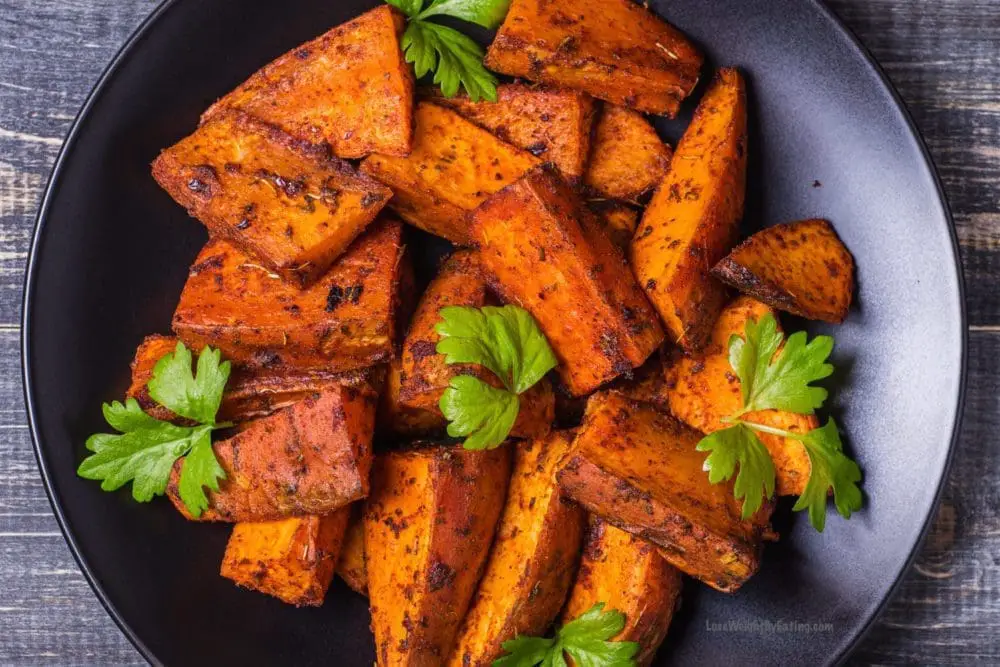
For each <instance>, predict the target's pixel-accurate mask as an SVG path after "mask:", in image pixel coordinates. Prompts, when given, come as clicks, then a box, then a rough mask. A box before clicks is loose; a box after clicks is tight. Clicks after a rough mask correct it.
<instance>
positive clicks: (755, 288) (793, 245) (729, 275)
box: [712, 220, 854, 323]
mask: <svg viewBox="0 0 1000 667" xmlns="http://www.w3.org/2000/svg"><path fill="white" fill-rule="evenodd" d="M712 275H713V276H715V277H716V278H718V279H719V280H722V281H723V282H726V283H729V284H730V285H732V286H733V287H735V288H736V289H738V290H740V291H741V292H743V293H745V294H749V295H750V296H752V297H754V298H756V299H760V300H761V301H763V302H764V303H766V304H768V305H770V306H773V307H775V308H777V309H778V310H784V311H787V312H789V313H792V314H793V315H798V316H799V317H804V318H806V319H809V320H823V321H826V322H836V323H839V322H843V321H844V318H845V317H847V311H848V310H850V308H851V298H852V296H853V294H854V258H853V257H851V253H850V252H848V250H847V248H845V247H844V244H843V243H841V242H840V239H839V238H837V234H836V232H834V231H833V227H831V226H830V223H829V222H827V221H826V220H803V221H801V222H793V223H791V224H787V225H775V226H774V227H768V228H767V229H763V230H761V231H759V232H757V233H756V234H754V235H753V236H751V237H750V238H748V239H747V240H746V241H744V242H743V243H741V244H739V245H738V246H736V248H734V249H733V251H732V252H731V253H729V255H727V256H726V257H724V258H723V259H722V260H721V261H719V263H718V264H716V265H715V268H714V269H712Z"/></svg>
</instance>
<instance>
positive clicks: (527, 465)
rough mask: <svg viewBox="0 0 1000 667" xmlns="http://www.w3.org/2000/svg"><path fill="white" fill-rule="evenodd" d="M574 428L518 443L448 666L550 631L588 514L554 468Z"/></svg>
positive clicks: (481, 664) (469, 663)
mask: <svg viewBox="0 0 1000 667" xmlns="http://www.w3.org/2000/svg"><path fill="white" fill-rule="evenodd" d="M571 439H572V433H570V432H569V431H553V432H552V433H550V434H549V435H548V436H546V437H544V438H539V439H537V440H530V441H528V442H525V443H522V444H521V445H519V446H518V448H517V453H516V460H515V463H514V473H513V475H511V480H510V490H509V491H508V494H507V504H506V506H505V507H504V511H503V518H502V519H501V520H500V527H499V528H498V529H497V537H496V540H495V541H494V543H493V549H492V550H491V551H490V558H489V562H488V563H487V565H486V572H485V574H483V579H482V581H481V582H480V583H479V589H478V590H477V591H476V597H475V598H474V599H473V601H472V605H471V607H470V608H469V613H468V615H467V616H466V617H465V621H464V622H463V623H462V629H461V631H460V634H459V637H458V640H457V641H456V643H455V650H454V652H453V653H452V654H451V659H450V660H449V661H448V664H449V665H452V666H454V667H459V666H460V667H485V666H488V665H490V664H492V662H493V661H494V660H495V659H496V658H498V657H500V655H501V654H502V653H503V649H502V648H501V647H500V645H501V644H502V643H503V642H505V641H507V640H508V639H513V638H514V637H516V636H517V635H522V634H523V635H541V634H544V632H545V630H546V629H547V628H548V626H549V624H550V623H552V621H553V620H554V619H555V617H556V615H557V614H558V613H559V610H560V609H561V608H562V605H563V602H564V601H565V599H566V593H567V591H568V590H569V588H570V586H571V585H572V582H573V575H574V574H575V572H576V565H577V561H578V557H579V551H580V543H581V541H582V538H583V527H584V522H585V516H584V513H583V511H582V510H581V509H580V508H579V507H577V506H576V505H573V504H572V503H567V502H566V501H565V500H563V498H562V496H561V494H560V492H559V486H558V485H557V484H556V482H555V478H554V476H553V473H554V471H555V468H556V464H557V463H558V462H559V459H561V458H562V456H563V455H564V454H565V453H566V452H567V450H568V449H569V446H570V440H571Z"/></svg>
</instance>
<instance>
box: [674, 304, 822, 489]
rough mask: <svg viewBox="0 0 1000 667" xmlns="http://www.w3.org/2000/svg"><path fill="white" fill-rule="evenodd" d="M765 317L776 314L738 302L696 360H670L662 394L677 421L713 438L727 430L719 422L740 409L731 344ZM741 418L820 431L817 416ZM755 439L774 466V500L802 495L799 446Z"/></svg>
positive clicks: (805, 460)
mask: <svg viewBox="0 0 1000 667" xmlns="http://www.w3.org/2000/svg"><path fill="white" fill-rule="evenodd" d="M768 314H770V315H775V317H776V314H775V312H774V311H773V310H772V309H771V308H770V307H768V306H766V305H765V304H763V303H761V302H759V301H756V300H755V299H752V298H750V297H746V296H743V297H739V298H737V299H735V300H734V301H732V302H731V303H730V304H729V305H727V306H726V307H725V308H724V309H723V311H722V314H720V315H719V319H718V320H717V321H716V323H715V327H714V328H713V329H712V337H711V339H710V340H709V342H708V345H706V346H705V349H704V350H703V351H702V352H700V353H698V354H696V355H694V356H681V355H674V358H673V359H672V360H671V362H670V363H669V364H667V367H666V373H665V374H666V388H665V394H666V400H667V404H668V405H669V409H670V412H671V413H672V414H673V415H674V416H675V417H677V418H678V419H680V420H681V421H682V422H684V423H685V424H687V425H688V426H690V427H692V428H695V429H697V430H699V431H701V432H702V433H712V432H713V431H718V430H720V429H723V428H726V427H728V426H729V424H726V423H724V422H723V421H722V419H723V418H724V417H728V416H730V415H733V414H736V413H737V412H738V411H739V410H740V407H741V406H742V405H743V397H742V396H741V394H740V380H739V378H738V377H737V376H736V374H735V373H734V372H733V369H732V366H730V364H729V339H730V338H731V337H732V336H742V335H743V333H744V331H745V330H746V324H747V321H748V320H753V321H756V320H758V319H760V318H761V317H763V316H764V315H768ZM743 418H744V419H746V420H747V421H752V422H757V423H759V424H764V425H766V426H773V427H775V428H781V429H785V430H788V431H795V432H799V433H805V432H808V431H811V430H812V429H814V428H817V427H818V426H819V420H818V419H817V418H816V416H815V415H797V414H793V413H790V412H780V411H778V410H761V411H758V412H750V413H747V414H746V415H744V416H743ZM757 437H758V438H760V441H761V442H762V443H763V444H764V446H765V447H766V448H767V451H768V452H770V454H771V459H772V460H773V461H774V470H775V475H776V491H777V493H778V495H780V496H788V495H799V494H801V493H802V492H803V491H804V490H805V487H806V482H808V481H809V474H810V472H811V470H812V465H811V464H810V463H809V455H808V454H807V453H806V449H805V447H804V446H803V445H802V443H801V442H799V441H798V440H793V439H791V438H781V437H779V436H776V435H770V434H768V433H758V434H757Z"/></svg>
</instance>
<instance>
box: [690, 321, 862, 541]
mask: <svg viewBox="0 0 1000 667" xmlns="http://www.w3.org/2000/svg"><path fill="white" fill-rule="evenodd" d="M782 343H784V346H782ZM832 351H833V339H832V338H831V337H829V336H816V337H815V338H813V340H812V341H809V342H807V340H806V334H805V332H802V331H800V332H797V333H794V334H792V335H791V336H789V337H788V339H787V340H785V337H784V335H783V334H782V333H781V332H780V331H778V324H777V322H776V321H775V319H774V317H773V316H772V315H770V314H768V315H765V316H764V317H762V318H760V320H758V321H756V322H754V321H750V322H747V325H746V330H745V332H744V335H743V336H742V337H740V336H733V337H732V338H730V340H729V364H730V365H731V366H732V367H733V371H734V372H735V373H736V375H737V376H738V377H739V380H740V392H741V395H742V397H743V406H742V408H741V409H740V410H739V411H738V412H736V413H735V414H732V415H730V416H728V417H726V418H724V419H723V420H722V421H724V422H726V423H727V424H732V426H730V427H728V428H725V429H722V430H720V431H716V432H714V433H711V434H709V435H707V436H705V438H703V439H702V440H701V442H699V443H698V451H702V452H709V455H708V457H707V458H706V459H705V469H706V470H707V471H708V479H709V481H710V482H711V483H712V484H718V483H719V482H722V481H725V480H729V479H731V478H732V477H733V475H734V474H736V480H735V483H734V495H735V496H736V498H737V499H742V500H743V518H744V519H747V518H749V517H751V516H753V514H754V513H755V512H756V511H757V510H758V509H760V507H761V505H762V504H763V502H764V498H770V497H771V496H772V495H773V494H774V486H775V472H774V463H773V462H772V461H771V456H770V454H769V453H768V451H767V448H766V447H764V445H763V443H761V441H760V439H759V438H758V437H757V433H768V434H771V435H776V436H780V437H783V438H792V439H794V440H798V441H799V442H801V443H802V445H803V446H804V447H805V450H806V453H807V454H808V456H809V462H810V465H811V471H810V474H809V481H808V482H807V484H806V488H805V490H804V491H803V493H802V495H800V496H799V499H798V502H796V503H795V507H794V508H793V509H795V510H796V511H799V510H804V509H808V510H809V521H810V523H811V524H812V525H813V527H814V528H815V529H816V530H818V531H820V532H822V530H823V528H824V526H825V525H826V504H827V502H826V501H827V492H828V491H829V489H830V488H833V498H834V504H835V505H836V507H837V511H838V512H839V513H840V514H841V516H843V517H844V518H845V519H849V518H850V517H851V513H852V512H855V511H857V510H859V509H861V503H862V498H861V490H860V489H859V488H858V486H857V483H858V482H860V481H861V469H860V468H859V467H858V464H857V463H855V462H854V461H852V460H851V459H849V458H848V457H847V456H846V455H844V452H843V445H842V444H841V441H840V434H839V433H838V431H837V425H836V423H835V422H834V421H833V419H830V420H829V421H828V422H827V423H826V426H823V427H821V428H816V429H813V430H812V431H809V432H808V433H796V432H794V431H787V430H785V429H780V428H775V427H773V426H768V425H766V424H758V423H755V422H753V421H749V420H747V419H745V418H744V416H745V415H747V414H748V413H752V412H756V411H759V410H783V411H786V412H794V413H798V414H805V415H811V414H813V413H814V412H815V410H816V409H817V408H820V407H822V406H823V403H824V402H825V401H826V397H827V392H826V390H825V389H823V388H821V387H814V386H812V383H813V382H816V381H818V380H822V379H823V378H825V377H828V376H829V375H830V374H831V373H832V372H833V366H831V365H830V364H829V363H827V358H828V357H829V356H830V352H832ZM737 467H738V468H739V472H738V473H737V472H736V471H737Z"/></svg>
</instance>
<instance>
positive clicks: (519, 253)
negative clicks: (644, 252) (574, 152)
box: [472, 166, 663, 396]
mask: <svg viewBox="0 0 1000 667" xmlns="http://www.w3.org/2000/svg"><path fill="white" fill-rule="evenodd" d="M472 220H473V223H472V231H473V235H474V237H475V239H476V241H477V243H478V244H479V246H480V257H481V261H482V264H483V268H484V270H485V272H486V274H487V279H488V280H489V282H490V285H491V287H493V288H494V291H496V292H497V293H498V294H500V296H501V297H502V298H503V299H504V300H505V301H507V302H509V303H515V304H517V305H519V306H521V307H522V308H525V309H526V310H528V311H529V312H530V313H531V314H532V315H533V316H534V317H535V319H536V320H537V321H538V323H539V325H540V326H541V328H542V331H543V332H545V335H546V336H547V337H548V339H549V343H551V344H552V348H553V350H554V351H555V353H556V356H557V357H558V359H559V363H560V365H559V368H558V372H559V374H560V376H561V377H562V380H563V383H564V384H565V385H566V387H567V389H568V390H569V392H570V393H572V394H574V395H577V396H579V395H583V394H587V393H590V392H591V391H593V390H594V389H596V388H597V387H598V386H600V385H602V384H604V383H605V382H607V381H609V380H611V379H613V378H615V377H617V376H619V375H622V374H627V373H629V372H630V371H631V370H632V369H633V368H635V367H637V366H640V365H642V363H643V362H644V361H646V359H647V358H648V357H649V355H650V354H652V352H653V351H654V350H655V349H656V348H657V346H659V344H660V342H661V341H662V340H663V330H662V329H661V328H660V323H659V322H658V320H657V318H656V315H655V313H654V312H653V310H652V308H651V307H650V305H649V302H648V301H647V300H646V298H645V296H644V295H643V293H642V290H641V289H640V288H639V286H638V285H637V284H636V282H635V278H634V276H633V275H632V272H631V271H630V270H629V267H628V265H627V264H626V263H625V260H624V258H623V257H622V254H621V252H620V251H619V250H618V248H616V247H614V245H613V244H612V243H611V241H610V240H609V239H608V236H607V234H606V233H605V232H604V230H603V229H601V226H600V223H599V222H598V221H597V219H596V217H595V216H594V214H593V213H591V212H590V211H589V210H588V209H587V208H586V207H585V206H584V205H583V204H582V203H581V202H580V200H579V199H578V198H577V196H576V195H575V194H574V193H573V191H572V190H571V189H570V188H569V186H567V185H566V184H565V183H564V182H562V180H561V179H560V178H559V177H558V175H557V174H556V173H555V171H554V170H553V169H551V168H549V167H546V166H543V167H540V168H537V169H533V170H531V171H530V172H528V173H527V174H526V175H525V176H524V177H522V178H521V179H520V180H518V181H517V182H516V183H514V184H513V185H510V186H508V187H506V188H504V189H503V190H502V191H501V192H499V193H497V194H495V195H493V196H492V197H490V199H489V200H487V201H486V202H485V203H484V204H483V205H482V206H480V207H479V208H478V209H476V211H475V212H474V213H473V216H472Z"/></svg>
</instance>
